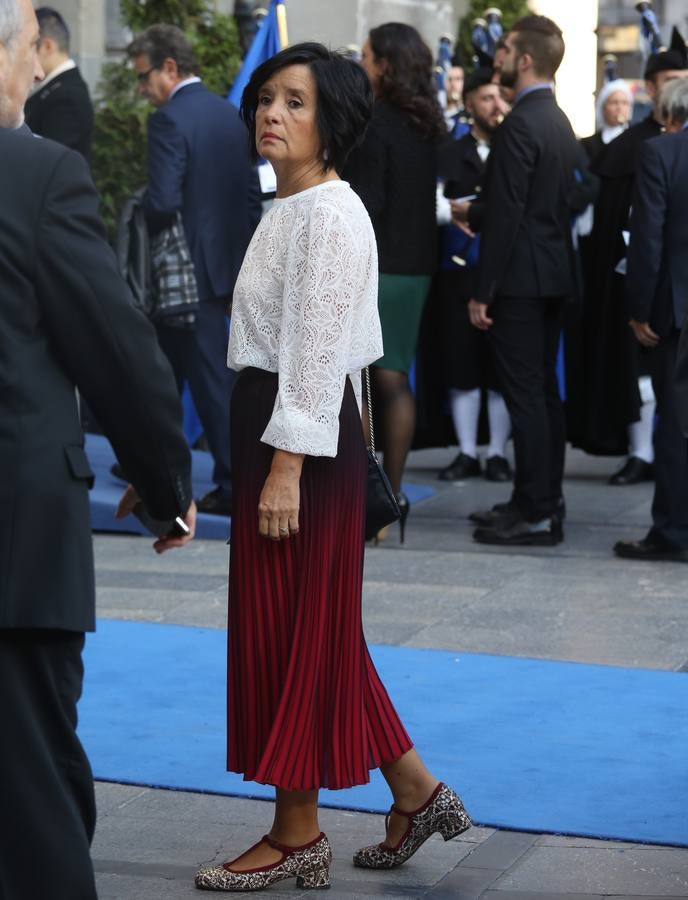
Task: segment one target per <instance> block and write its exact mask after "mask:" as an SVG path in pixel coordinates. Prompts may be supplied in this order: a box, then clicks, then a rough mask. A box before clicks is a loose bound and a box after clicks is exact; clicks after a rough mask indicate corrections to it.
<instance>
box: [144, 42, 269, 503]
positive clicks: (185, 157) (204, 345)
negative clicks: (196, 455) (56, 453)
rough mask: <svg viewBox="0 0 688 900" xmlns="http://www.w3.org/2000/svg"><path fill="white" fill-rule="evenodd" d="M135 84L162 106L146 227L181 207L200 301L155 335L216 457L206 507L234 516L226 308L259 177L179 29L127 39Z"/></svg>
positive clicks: (155, 122)
mask: <svg viewBox="0 0 688 900" xmlns="http://www.w3.org/2000/svg"><path fill="white" fill-rule="evenodd" d="M128 52H129V55H130V57H131V59H132V62H133V65H134V69H135V71H136V74H137V78H138V81H139V91H140V92H141V94H143V96H144V97H146V98H147V99H148V100H149V101H150V102H151V103H152V104H153V106H155V107H156V111H155V112H154V113H153V114H152V115H151V117H150V118H149V120H148V189H147V191H146V194H145V198H144V207H145V210H146V214H147V218H148V223H149V228H150V230H151V231H152V232H156V231H159V230H160V229H161V228H164V227H165V226H167V225H169V224H170V223H171V222H172V221H173V220H174V218H175V216H176V215H177V213H178V212H181V215H182V220H183V223H184V232H185V234H186V240H187V243H188V245H189V252H190V254H191V259H192V261H193V267H194V273H195V277H196V284H197V287H198V296H199V299H200V306H199V309H198V312H197V314H196V319H195V322H194V325H193V327H192V328H184V327H171V326H169V325H160V326H159V327H158V336H159V339H160V342H161V345H162V347H163V349H164V350H165V352H166V353H167V355H168V356H169V358H170V361H171V363H172V367H173V368H174V370H175V374H176V376H177V380H178V382H181V381H184V380H187V381H188V382H189V387H190V389H191V395H192V397H193V400H194V404H195V405H196V409H197V410H198V415H199V418H200V420H201V424H202V425H203V430H204V432H205V436H206V439H207V441H208V446H209V448H210V452H211V454H212V456H213V461H214V464H215V465H214V472H213V480H214V482H215V484H216V487H215V489H214V490H212V491H211V492H209V493H208V494H206V495H205V496H204V497H202V498H201V499H200V500H199V501H198V508H199V510H200V511H201V512H206V513H217V514H220V515H229V514H230V512H231V499H232V495H231V492H232V482H231V464H230V451H229V406H230V394H231V389H232V385H233V379H234V374H233V373H232V371H231V370H230V369H228V368H227V362H226V359H227V324H226V312H227V309H228V307H229V304H230V302H231V297H232V293H233V291H234V282H235V281H236V277H237V275H238V273H239V268H240V266H241V263H242V261H243V258H244V254H245V252H246V248H247V246H248V243H249V241H250V239H251V235H252V234H253V231H254V229H255V227H256V225H257V224H258V221H259V219H260V214H261V204H260V188H259V185H258V176H257V174H256V172H255V169H254V168H253V166H252V165H251V162H250V157H249V148H248V138H247V132H246V128H245V126H244V124H243V123H242V122H241V120H240V118H239V114H238V112H237V110H236V109H235V108H234V106H232V105H231V104H230V103H228V102H227V101H226V100H224V99H223V98H221V97H218V96H217V95H216V94H213V93H211V92H210V91H209V90H208V89H207V88H206V87H205V86H204V85H203V83H202V81H201V79H200V77H199V75H198V71H199V68H198V62H197V61H196V58H195V56H194V53H193V50H192V48H191V46H190V44H189V42H188V41H187V40H186V38H185V36H184V34H183V32H181V31H180V30H179V29H178V28H175V27H174V26H173V25H153V26H151V27H150V28H148V29H146V31H144V32H143V33H142V34H140V35H139V36H138V37H137V38H136V39H135V40H134V41H133V43H132V44H131V45H130V47H129V51H128Z"/></svg>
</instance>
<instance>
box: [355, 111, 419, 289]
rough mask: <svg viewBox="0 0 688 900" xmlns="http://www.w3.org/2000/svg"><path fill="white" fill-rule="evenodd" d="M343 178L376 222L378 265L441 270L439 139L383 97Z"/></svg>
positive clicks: (393, 271)
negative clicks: (420, 129)
mask: <svg viewBox="0 0 688 900" xmlns="http://www.w3.org/2000/svg"><path fill="white" fill-rule="evenodd" d="M343 177H344V179H345V180H346V181H348V182H350V184H351V187H352V188H353V189H354V190H355V191H356V193H357V194H358V195H359V196H360V198H361V200H362V201H363V204H364V206H365V208H366V209H367V211H368V215H369V216H370V219H371V221H372V223H373V228H374V230H375V238H376V240H377V252H378V264H379V268H380V271H381V272H384V273H386V274H388V275H432V274H433V272H434V271H435V270H436V269H437V227H436V221H437V219H436V214H435V192H436V190H437V142H436V141H434V140H431V139H428V138H425V137H423V136H422V135H421V134H420V133H419V132H418V131H417V130H416V129H415V128H414V127H413V125H412V124H411V122H410V120H409V117H408V114H407V113H405V112H403V111H402V110H400V109H398V108H397V107H395V106H391V105H390V104H388V103H383V102H381V101H380V102H378V103H376V104H375V107H374V109H373V117H372V120H371V123H370V126H369V128H368V131H367V132H366V136H365V139H364V141H363V143H362V144H361V146H360V147H358V148H357V149H356V150H354V151H353V152H352V154H351V156H350V157H349V159H348V161H347V164H346V166H345V167H344V172H343Z"/></svg>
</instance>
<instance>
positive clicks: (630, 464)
mask: <svg viewBox="0 0 688 900" xmlns="http://www.w3.org/2000/svg"><path fill="white" fill-rule="evenodd" d="M654 477H655V469H654V466H653V465H652V463H648V462H645V460H644V459H640V457H638V456H629V457H628V459H627V460H626V462H625V463H624V465H623V466H622V468H620V469H619V471H618V472H615V473H614V475H612V477H611V478H610V479H609V484H616V485H626V484H639V483H640V482H641V481H653V479H654Z"/></svg>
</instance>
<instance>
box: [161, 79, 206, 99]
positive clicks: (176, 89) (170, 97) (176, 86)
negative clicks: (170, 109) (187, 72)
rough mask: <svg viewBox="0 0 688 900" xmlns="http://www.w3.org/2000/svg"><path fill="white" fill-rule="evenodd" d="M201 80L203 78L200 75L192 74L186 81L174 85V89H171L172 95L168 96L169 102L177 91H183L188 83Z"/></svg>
mask: <svg viewBox="0 0 688 900" xmlns="http://www.w3.org/2000/svg"><path fill="white" fill-rule="evenodd" d="M200 80H201V79H200V78H199V77H198V75H192V76H191V77H190V78H185V79H184V81H180V82H179V84H175V86H174V87H173V88H172V90H171V91H170V96H169V97H168V98H167V102H168V103H169V102H170V100H171V99H172V98H173V97H174V95H175V94H176V93H177V91H181V89H182V88H183V87H186V86H187V84H198V82H199V81H200Z"/></svg>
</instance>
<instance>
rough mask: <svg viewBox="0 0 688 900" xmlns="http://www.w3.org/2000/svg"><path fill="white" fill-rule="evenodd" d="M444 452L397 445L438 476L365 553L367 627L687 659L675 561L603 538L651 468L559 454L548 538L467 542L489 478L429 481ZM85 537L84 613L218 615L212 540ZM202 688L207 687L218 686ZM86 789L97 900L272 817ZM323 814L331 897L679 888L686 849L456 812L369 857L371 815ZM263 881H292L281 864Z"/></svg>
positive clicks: (416, 470) (539, 895) (291, 891)
mask: <svg viewBox="0 0 688 900" xmlns="http://www.w3.org/2000/svg"><path fill="white" fill-rule="evenodd" d="M451 456H452V451H451V450H426V451H419V452H416V453H414V454H412V457H411V461H410V466H409V471H408V476H409V480H412V481H416V482H419V483H423V482H425V483H428V484H432V486H433V487H435V488H436V490H437V493H436V494H435V496H433V497H432V498H430V499H429V500H426V501H424V502H422V503H420V504H418V505H417V506H415V507H414V508H413V509H412V512H411V516H410V517H409V522H408V527H407V541H406V545H405V546H404V547H400V546H399V544H398V543H396V535H395V534H392V535H390V537H389V540H388V541H386V542H385V543H384V544H381V545H380V546H379V547H370V548H369V549H368V550H367V552H366V567H365V585H364V620H365V630H366V636H367V638H368V640H369V641H370V642H371V643H383V644H395V645H406V646H413V647H435V648H442V649H452V650H463V651H472V652H484V653H497V654H507V655H513V656H531V657H539V658H547V659H566V660H574V661H580V662H593V663H602V664H610V665H621V666H641V667H646V668H656V669H664V670H671V671H686V672H688V589H687V587H686V585H687V584H688V566H686V565H684V564H679V563H633V562H622V561H621V560H618V559H615V558H614V557H613V555H612V553H611V547H612V545H613V543H614V542H615V541H616V540H618V539H624V538H632V537H640V536H642V535H643V534H644V533H645V531H646V530H647V527H648V523H649V514H650V498H651V486H650V485H647V484H644V485H638V486H635V487H630V488H612V487H608V486H607V485H606V477H607V476H608V474H609V473H610V472H611V471H613V470H614V467H615V466H616V464H617V461H616V460H609V459H607V460H604V459H602V460H601V459H592V458H588V457H585V456H583V455H582V454H577V453H571V454H570V456H569V462H568V465H567V473H568V474H567V482H566V486H565V490H566V498H567V506H568V518H567V521H566V526H565V531H566V540H565V542H564V543H563V544H562V545H560V546H559V547H556V548H522V549H520V550H513V549H512V550H504V549H501V548H490V547H486V546H481V545H477V544H473V542H472V541H471V536H470V527H469V523H468V520H467V518H466V517H467V515H468V513H469V512H471V511H472V510H474V509H476V508H482V507H487V506H489V505H491V504H492V503H494V502H497V501H498V500H501V499H504V496H505V494H506V490H505V488H504V486H501V485H492V484H488V483H487V482H485V481H483V480H482V479H475V480H471V481H467V482H462V483H459V484H454V485H452V484H443V483H441V482H438V481H436V480H435V478H434V475H435V471H436V470H437V469H438V468H439V467H440V466H441V465H445V464H446V463H447V462H448V461H449V459H450V458H451ZM95 547H96V566H97V577H98V586H99V587H98V606H99V609H98V614H99V615H100V616H102V617H112V618H127V619H138V620H145V621H152V622H170V623H178V624H187V625H200V626H205V627H212V628H223V627H224V626H225V617H226V589H227V588H226V585H227V547H226V546H225V545H224V544H223V543H222V542H219V541H215V542H211V541H205V542H202V541H198V542H194V543H193V544H192V545H190V546H189V547H188V548H186V549H185V550H184V551H182V552H179V553H174V554H171V553H170V554H166V555H165V556H163V557H158V556H156V555H155V554H154V553H153V552H152V551H151V550H150V542H149V541H147V540H146V539H143V538H133V537H121V536H105V535H102V536H97V537H96V539H95ZM687 677H688V676H687ZM211 689H213V688H212V686H209V690H211ZM216 689H217V690H218V692H219V696H220V698H221V697H222V696H223V693H224V687H223V686H221V685H220V686H216ZM687 759H688V756H687ZM457 787H458V788H459V790H460V785H457ZM97 795H98V806H99V825H98V829H97V833H96V838H95V842H94V846H93V857H94V861H95V867H96V872H97V878H98V885H99V892H100V898H101V900H163V898H164V900H182V898H193V897H200V896H203V895H201V894H200V893H199V892H197V891H195V890H194V888H193V885H192V876H193V872H194V870H195V868H196V867H197V866H198V865H200V864H201V863H205V862H208V861H210V860H218V861H221V860H223V859H226V858H228V857H231V856H233V855H237V854H238V853H239V852H240V851H241V850H243V849H245V848H246V847H247V846H248V845H249V844H251V843H253V842H254V841H255V840H257V839H258V838H259V837H260V836H261V835H262V834H263V833H264V832H265V831H267V830H268V828H269V823H270V818H271V807H270V805H269V804H267V803H265V802H264V801H260V800H255V801H253V800H247V799H237V798H231V797H219V796H212V795H201V794H191V793H183V792H175V791H161V790H152V789H148V788H141V787H133V786H126V785H116V784H105V783H101V784H98V786H97ZM686 814H687V815H688V811H687V813H686ZM322 825H323V828H324V830H326V831H327V833H328V835H329V837H330V840H331V841H332V843H333V845H334V849H335V854H336V859H335V862H334V866H333V869H332V890H331V891H330V893H329V894H328V895H327V896H328V897H329V898H331V900H339V898H341V900H344V898H347V900H349V898H352V900H353V898H359V897H360V898H367V897H386V898H389V900H394V898H402V897H404V898H408V897H414V898H433V900H450V898H452V900H478V898H480V900H593V898H594V900H602V898H612V897H613V898H615V900H641V898H642V900H659V898H670V897H671V898H684V900H688V850H680V849H672V848H666V847H653V846H647V845H639V844H627V843H626V844H624V843H618V842H606V841H595V840H592V839H587V838H585V839H582V838H569V837H562V836H557V835H538V834H525V833H520V832H510V831H495V830H493V829H488V828H472V829H470V830H469V831H468V832H466V833H465V834H464V835H461V837H460V838H458V839H455V840H453V841H450V842H449V843H447V844H445V843H444V842H443V841H442V840H441V839H439V837H438V836H435V837H434V838H432V839H431V840H430V841H428V842H427V844H426V845H425V846H424V847H423V848H422V849H421V850H420V851H419V852H418V854H417V855H416V856H415V857H414V858H413V859H412V860H411V861H410V862H409V863H407V864H406V865H405V866H403V867H402V868H400V869H398V870H395V871H391V872H379V873H375V872H367V871H365V870H359V869H355V868H354V867H353V866H352V865H351V862H350V860H351V854H352V852H353V851H354V850H355V849H356V848H357V847H359V846H361V845H362V844H365V843H370V842H373V841H377V840H380V839H381V838H382V835H383V821H382V817H381V816H377V815H368V814H365V813H352V812H346V811H342V810H323V811H322ZM265 895H266V896H271V897H275V898H279V897H284V898H287V897H289V898H294V897H299V896H301V892H299V891H298V890H297V889H296V887H295V886H294V882H293V881H289V882H286V883H285V884H283V885H281V886H276V887H274V888H272V889H270V890H268V891H267V892H265ZM46 900H48V898H46Z"/></svg>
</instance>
